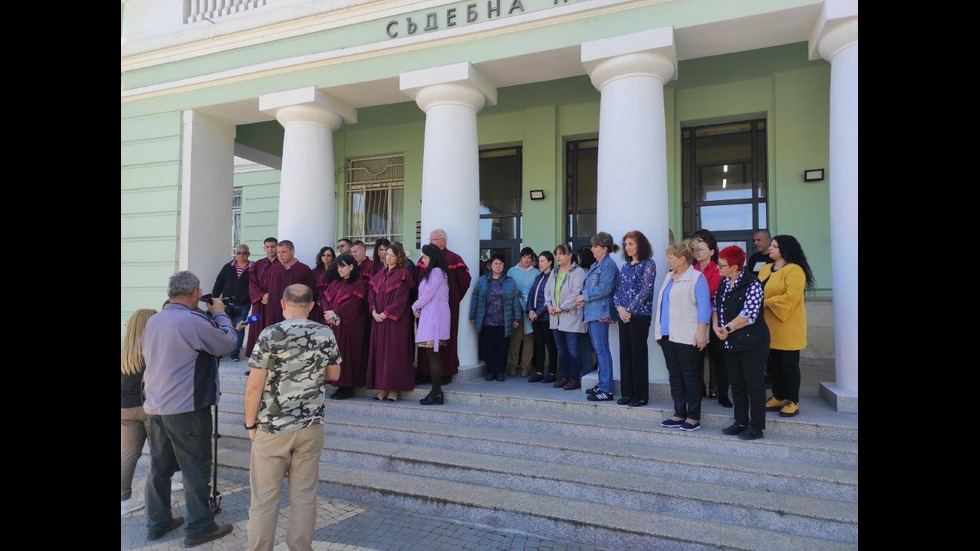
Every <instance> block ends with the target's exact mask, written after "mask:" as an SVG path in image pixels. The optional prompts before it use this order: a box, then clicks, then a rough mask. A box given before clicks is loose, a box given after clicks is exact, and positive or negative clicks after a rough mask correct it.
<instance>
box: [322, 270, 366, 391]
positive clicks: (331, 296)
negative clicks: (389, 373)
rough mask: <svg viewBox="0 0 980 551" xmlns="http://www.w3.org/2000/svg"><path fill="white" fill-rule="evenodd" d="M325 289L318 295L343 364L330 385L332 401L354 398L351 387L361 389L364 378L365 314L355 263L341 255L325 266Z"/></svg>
mask: <svg viewBox="0 0 980 551" xmlns="http://www.w3.org/2000/svg"><path fill="white" fill-rule="evenodd" d="M326 281H327V283H326V288H325V289H324V290H323V292H322V293H321V294H319V295H317V296H318V298H319V300H318V302H320V303H321V306H322V308H323V313H324V317H325V318H326V320H327V325H329V326H330V327H331V328H332V329H333V334H334V336H336V337H337V346H338V347H339V348H340V357H341V358H343V359H344V364H343V365H342V366H341V369H340V378H339V379H337V380H336V381H334V382H332V383H330V384H332V385H333V386H335V387H337V390H335V391H334V393H333V394H331V395H330V398H331V399H332V400H344V399H346V398H350V397H351V396H353V395H354V387H358V386H364V383H365V379H366V377H367V373H366V371H365V370H366V368H367V346H366V344H367V342H366V341H365V334H366V333H365V332H364V323H365V320H367V319H371V318H368V315H367V299H368V284H367V282H366V281H364V279H363V278H361V277H360V274H359V273H358V267H357V262H356V261H355V260H354V257H353V256H351V255H349V254H342V255H340V257H338V258H337V260H336V261H335V262H334V263H333V264H332V265H330V266H328V267H327V271H326Z"/></svg>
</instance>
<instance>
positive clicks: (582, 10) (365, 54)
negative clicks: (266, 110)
mask: <svg viewBox="0 0 980 551" xmlns="http://www.w3.org/2000/svg"><path fill="white" fill-rule="evenodd" d="M667 1H670V0H594V1H589V2H581V3H579V4H569V5H567V6H559V7H556V8H553V9H544V10H538V11H535V12H531V13H527V14H522V15H515V16H512V17H506V18H501V19H492V20H488V21H483V22H480V23H473V24H470V25H466V26H463V27H459V28H455V29H448V30H445V31H441V32H439V33H431V34H422V35H415V36H408V37H405V38H398V39H393V40H388V41H384V42H374V43H371V44H363V45H360V46H353V47H350V48H340V49H336V50H330V51H326V52H317V53H315V54H306V55H300V56H294V57H289V58H283V59H278V60H274V61H268V62H263V63H256V64H254V65H248V66H244V67H236V68H234V69H228V70H225V71H218V72H215V73H210V74H207V75H201V76H196V77H189V78H185V79H181V80H176V81H170V82H165V83H160V84H153V85H149V86H143V87H140V88H133V89H130V90H123V91H122V93H121V99H122V101H123V102H129V101H136V100H143V99H149V98H153V97H157V96H161V95H166V94H171V93H176V92H187V91H191V90H198V89H202V88H207V87H210V86H216V85H220V84H230V83H234V82H239V81H243V80H250V79H254V78H261V77H268V76H274V75H278V74H283V73H288V72H293V71H300V70H304V69H311V68H315V67H324V66H329V65H336V64H340V63H348V62H351V61H358V60H362V59H370V58H373V57H380V56H382V55H392V54H398V53H403V52H411V51H416V50H421V49H424V48H430V47H435V46H445V45H452V44H456V43H461V42H468V41H471V40H475V39H483V38H486V37H490V36H496V35H503V34H508V33H513V32H519V31H526V30H531V29H536V28H541V27H548V26H552V25H559V24H562V23H567V22H569V21H576V20H579V19H585V18H588V17H593V16H595V13H594V12H595V11H597V10H600V9H602V10H604V12H605V13H612V12H616V11H622V10H627V9H632V8H637V7H644V6H649V5H654V4H659V3H663V2H667ZM402 13H404V12H402ZM350 23H351V21H346V22H345V23H344V24H350ZM278 38H282V37H278ZM265 40H269V38H268V37H266V38H265V39H264V40H263V41H265ZM166 61H167V62H169V61H175V59H168V60H166Z"/></svg>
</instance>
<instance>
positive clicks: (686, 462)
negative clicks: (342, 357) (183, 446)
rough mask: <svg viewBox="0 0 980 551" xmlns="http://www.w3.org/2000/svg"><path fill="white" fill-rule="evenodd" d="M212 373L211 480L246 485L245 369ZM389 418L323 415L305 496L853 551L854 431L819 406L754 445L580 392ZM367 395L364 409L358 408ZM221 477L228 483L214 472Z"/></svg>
mask: <svg viewBox="0 0 980 551" xmlns="http://www.w3.org/2000/svg"><path fill="white" fill-rule="evenodd" d="M231 366H233V367H222V370H221V372H222V382H221V384H222V392H223V395H222V399H221V403H220V406H219V432H220V434H221V435H222V438H221V439H220V440H219V464H220V465H222V466H224V467H229V468H230V469H224V470H223V471H222V477H226V476H228V475H231V476H238V477H241V478H242V479H247V470H248V450H249V441H248V438H247V434H246V431H245V429H244V428H243V420H244V419H243V415H242V413H243V403H242V394H243V391H244V383H245V377H244V376H243V375H242V372H243V368H244V364H243V363H237V364H231ZM462 375H463V376H462V377H460V378H459V380H457V381H455V382H453V383H452V384H451V385H448V386H445V387H443V390H444V393H445V396H446V401H447V403H446V404H445V405H444V406H430V407H423V406H420V405H419V404H418V399H419V398H421V397H423V396H425V395H426V394H427V393H428V386H427V385H426V386H425V387H419V388H418V389H416V390H415V391H413V392H412V393H404V394H403V396H402V397H401V399H400V400H399V401H398V402H395V403H391V402H384V403H382V402H378V401H374V400H371V399H370V397H369V396H364V395H358V396H355V397H354V398H351V399H348V400H341V401H337V400H327V403H326V418H327V423H326V425H325V427H324V430H325V433H326V441H325V447H324V451H323V454H322V456H321V461H322V463H321V467H320V478H321V488H320V494H321V496H323V497H324V498H335V499H342V500H347V501H353V502H357V503H365V504H383V505H385V506H389V507H399V508H404V509H406V510H410V511H413V512H417V513H422V514H428V515H434V516H440V517H446V518H453V519H457V520H461V521H465V522H475V523H482V524H486V525H490V526H495V527H504V528H513V529H518V530H522V531H525V532H529V533H533V534H540V535H545V536H548V537H551V538H558V539H564V540H572V541H577V542H581V543H587V544H592V545H595V546H597V547H600V548H605V549H718V548H725V549H780V550H782V549H821V550H825V549H852V548H856V547H857V541H858V524H857V523H858V516H857V515H858V511H857V510H858V505H857V496H858V479H857V478H858V477H857V465H858V453H857V416H856V415H849V414H838V413H836V412H833V411H832V410H830V408H829V407H828V406H826V405H825V404H822V403H813V404H809V403H804V404H803V407H804V409H803V410H801V411H803V414H801V415H800V416H798V417H795V418H791V419H783V418H780V417H778V416H776V414H774V413H771V414H769V418H768V419H767V430H766V433H765V434H766V437H765V438H764V439H762V440H757V441H753V442H744V441H741V440H739V439H738V438H736V437H731V436H725V435H723V434H721V432H720V429H721V428H724V427H726V426H728V425H729V424H731V421H732V413H731V411H732V410H730V409H724V408H721V407H720V406H718V405H717V404H716V403H714V402H713V401H712V402H711V403H709V402H708V401H707V400H705V403H704V406H703V410H704V411H703V414H702V418H701V423H702V426H703V427H704V428H703V429H702V430H700V431H696V432H692V433H684V432H680V431H678V430H677V429H666V428H662V427H660V421H661V420H662V419H663V418H665V417H667V416H669V414H670V411H668V410H666V409H664V408H665V407H667V406H668V404H667V403H666V402H663V401H661V400H656V399H655V401H654V402H653V403H651V404H650V405H648V406H646V407H642V408H628V407H625V406H618V405H615V403H612V402H600V403H593V402H587V401H585V399H584V396H583V395H582V394H581V393H580V392H565V391H562V390H559V389H554V388H552V387H551V385H542V384H528V383H527V382H526V381H527V379H526V378H510V379H508V380H507V381H506V382H504V383H497V382H484V381H482V380H474V379H473V373H464V374H462ZM372 394H373V393H372ZM229 471H230V472H229Z"/></svg>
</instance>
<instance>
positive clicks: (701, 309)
mask: <svg viewBox="0 0 980 551" xmlns="http://www.w3.org/2000/svg"><path fill="white" fill-rule="evenodd" d="M696 253H697V246H696V245H695V243H694V241H693V240H691V239H685V240H683V241H681V242H680V243H675V244H673V245H668V246H667V268H668V269H669V270H670V272H669V273H668V274H667V277H665V278H664V283H663V286H662V287H660V293H659V294H658V295H657V315H656V317H655V318H654V319H655V323H656V325H655V328H654V339H655V340H656V341H657V344H659V345H660V346H661V348H662V349H663V351H664V360H665V362H666V364H667V373H668V374H669V375H670V396H671V398H673V400H674V415H673V416H672V417H670V418H669V419H664V420H663V422H661V423H660V426H663V427H667V428H674V427H679V428H680V429H681V430H683V431H692V430H698V429H700V428H701V422H700V421H701V382H700V381H699V379H700V377H699V375H700V374H701V369H700V363H701V351H702V350H704V347H705V345H707V344H708V323H709V322H710V321H711V295H710V292H709V291H708V281H707V280H706V279H704V275H702V274H701V272H699V271H697V270H692V269H691V263H692V262H693V261H694V255H695V254H696Z"/></svg>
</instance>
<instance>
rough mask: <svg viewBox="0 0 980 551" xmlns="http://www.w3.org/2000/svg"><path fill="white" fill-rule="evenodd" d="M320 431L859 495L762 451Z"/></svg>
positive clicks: (388, 428)
mask: <svg viewBox="0 0 980 551" xmlns="http://www.w3.org/2000/svg"><path fill="white" fill-rule="evenodd" d="M220 420H221V421H222V427H221V428H220V430H221V431H222V432H221V434H229V435H235V434H239V435H242V436H244V434H245V430H244V427H243V421H244V418H243V416H241V415H239V414H234V413H224V414H221V416H220ZM324 430H325V433H326V434H327V435H328V436H335V437H338V438H352V439H362V440H374V441H381V442H399V443H403V444H410V445H418V446H424V447H428V448H439V449H447V450H456V451H468V452H476V453H481V454H485V455H494V456H505V457H521V458H525V459H533V460H537V461H544V462H547V463H551V464H564V465H580V466H588V467H596V468H602V469H609V470H613V471H620V472H626V473H636V474H651V475H657V476H664V477H672V478H680V479H684V480H690V481H696V482H714V483H720V484H724V485H728V486H733V487H742V488H749V489H756V490H762V491H770V492H778V493H786V494H795V495H802V496H809V497H819V498H825V499H833V500H841V501H849V502H856V501H857V494H858V477H857V471H856V470H855V469H846V468H840V467H827V466H821V465H809V464H805V463H793V462H788V461H777V460H772V459H766V458H757V457H733V456H729V455H725V454H718V453H711V452H692V451H691V450H686V449H675V448H671V447H664V446H649V445H643V444H631V443H611V442H608V441H601V440H596V439H591V438H569V437H567V436H562V435H551V434H534V435H527V434H521V433H517V432H514V431H505V430H499V429H490V428H477V427H468V426H453V425H448V424H442V423H429V422H423V421H415V420H403V419H390V418H384V417H370V416H361V415H352V414H336V415H332V416H331V417H330V418H329V421H328V423H327V425H326V426H325V429H324ZM699 432H700V431H699ZM694 434H697V433H694ZM690 436H693V435H690ZM756 442H758V441H756ZM754 443H755V442H745V443H743V444H745V445H751V444H754ZM438 453H439V451H438V450H437V451H433V455H437V454H438ZM679 467H680V468H679Z"/></svg>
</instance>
